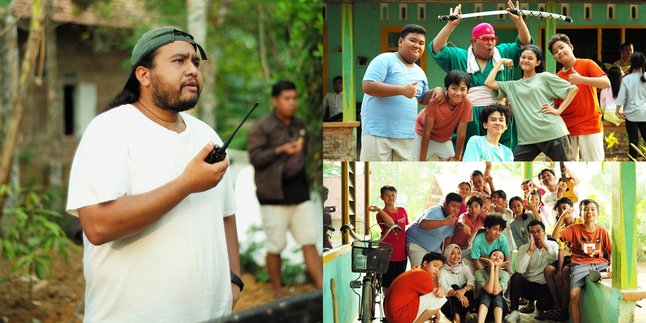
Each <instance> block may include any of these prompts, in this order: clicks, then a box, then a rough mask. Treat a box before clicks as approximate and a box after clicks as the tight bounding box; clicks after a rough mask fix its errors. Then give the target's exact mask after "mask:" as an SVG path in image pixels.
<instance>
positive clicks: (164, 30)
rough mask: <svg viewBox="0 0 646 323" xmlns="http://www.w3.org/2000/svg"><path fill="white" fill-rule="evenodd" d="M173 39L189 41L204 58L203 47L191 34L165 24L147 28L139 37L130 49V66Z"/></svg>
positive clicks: (173, 40)
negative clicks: (164, 25) (150, 28)
mask: <svg viewBox="0 0 646 323" xmlns="http://www.w3.org/2000/svg"><path fill="white" fill-rule="evenodd" d="M175 41H185V42H187V43H190V44H191V45H193V47H195V50H196V51H199V52H200V56H202V59H203V60H206V53H205V52H204V48H202V46H200V44H198V43H196V42H195V39H193V36H192V35H191V34H189V33H187V32H184V31H182V30H180V29H177V28H175V27H172V26H166V27H159V28H155V29H152V30H149V31H147V32H146V33H145V34H143V35H142V36H141V38H139V41H137V44H136V45H135V48H133V49H132V57H131V58H130V64H131V66H132V67H133V68H134V67H135V66H136V65H137V63H139V61H140V60H141V59H142V58H143V57H144V56H146V55H148V54H150V53H151V52H153V51H154V50H156V49H157V48H159V47H162V46H164V45H166V44H170V43H172V42H175Z"/></svg>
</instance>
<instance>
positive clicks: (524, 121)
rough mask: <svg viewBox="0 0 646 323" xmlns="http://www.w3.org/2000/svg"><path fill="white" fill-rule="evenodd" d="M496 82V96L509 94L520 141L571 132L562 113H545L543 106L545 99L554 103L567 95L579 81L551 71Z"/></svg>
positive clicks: (557, 136) (552, 138)
mask: <svg viewBox="0 0 646 323" xmlns="http://www.w3.org/2000/svg"><path fill="white" fill-rule="evenodd" d="M496 84H497V85H498V91H493V93H494V98H495V99H498V100H499V99H502V98H504V97H507V98H509V103H510V105H511V113H512V114H513V116H514V120H515V121H516V130H517V131H518V144H519V145H531V144H536V143H539V142H546V141H550V140H554V139H557V138H561V137H563V136H566V135H568V134H570V132H569V131H568V130H567V126H565V122H564V121H563V118H561V116H558V115H555V114H551V113H543V112H542V111H541V109H542V108H543V104H544V103H549V104H550V105H552V106H554V100H555V99H564V98H565V97H566V96H567V93H568V92H569V91H570V90H571V89H574V88H575V87H576V85H573V84H570V82H568V81H566V80H564V79H562V78H560V77H558V76H556V75H554V74H552V73H548V72H543V73H537V74H536V75H534V76H532V77H531V78H529V79H525V80H523V79H520V80H516V81H497V82H496Z"/></svg>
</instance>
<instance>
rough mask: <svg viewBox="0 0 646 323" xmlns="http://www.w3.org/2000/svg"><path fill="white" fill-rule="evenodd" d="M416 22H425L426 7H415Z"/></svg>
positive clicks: (420, 5)
mask: <svg viewBox="0 0 646 323" xmlns="http://www.w3.org/2000/svg"><path fill="white" fill-rule="evenodd" d="M417 20H426V5H425V4H418V5H417Z"/></svg>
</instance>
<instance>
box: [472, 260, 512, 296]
mask: <svg viewBox="0 0 646 323" xmlns="http://www.w3.org/2000/svg"><path fill="white" fill-rule="evenodd" d="M474 276H475V278H476V286H478V287H479V288H482V286H484V285H486V284H487V282H488V281H489V267H486V266H485V268H483V269H478V270H476V274H475V275H474ZM498 281H499V282H500V288H501V289H502V293H503V294H504V293H505V291H506V290H507V284H509V273H508V272H507V271H505V270H504V269H500V271H498Z"/></svg>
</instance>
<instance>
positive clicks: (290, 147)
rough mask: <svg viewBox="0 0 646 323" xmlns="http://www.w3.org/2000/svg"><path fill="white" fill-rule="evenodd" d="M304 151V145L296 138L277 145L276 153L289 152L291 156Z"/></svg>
mask: <svg viewBox="0 0 646 323" xmlns="http://www.w3.org/2000/svg"><path fill="white" fill-rule="evenodd" d="M302 152H303V145H302V144H299V143H298V140H294V141H291V142H288V143H284V144H282V145H280V146H278V147H276V155H280V154H287V155H290V156H293V155H298V154H300V153H302Z"/></svg>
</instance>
